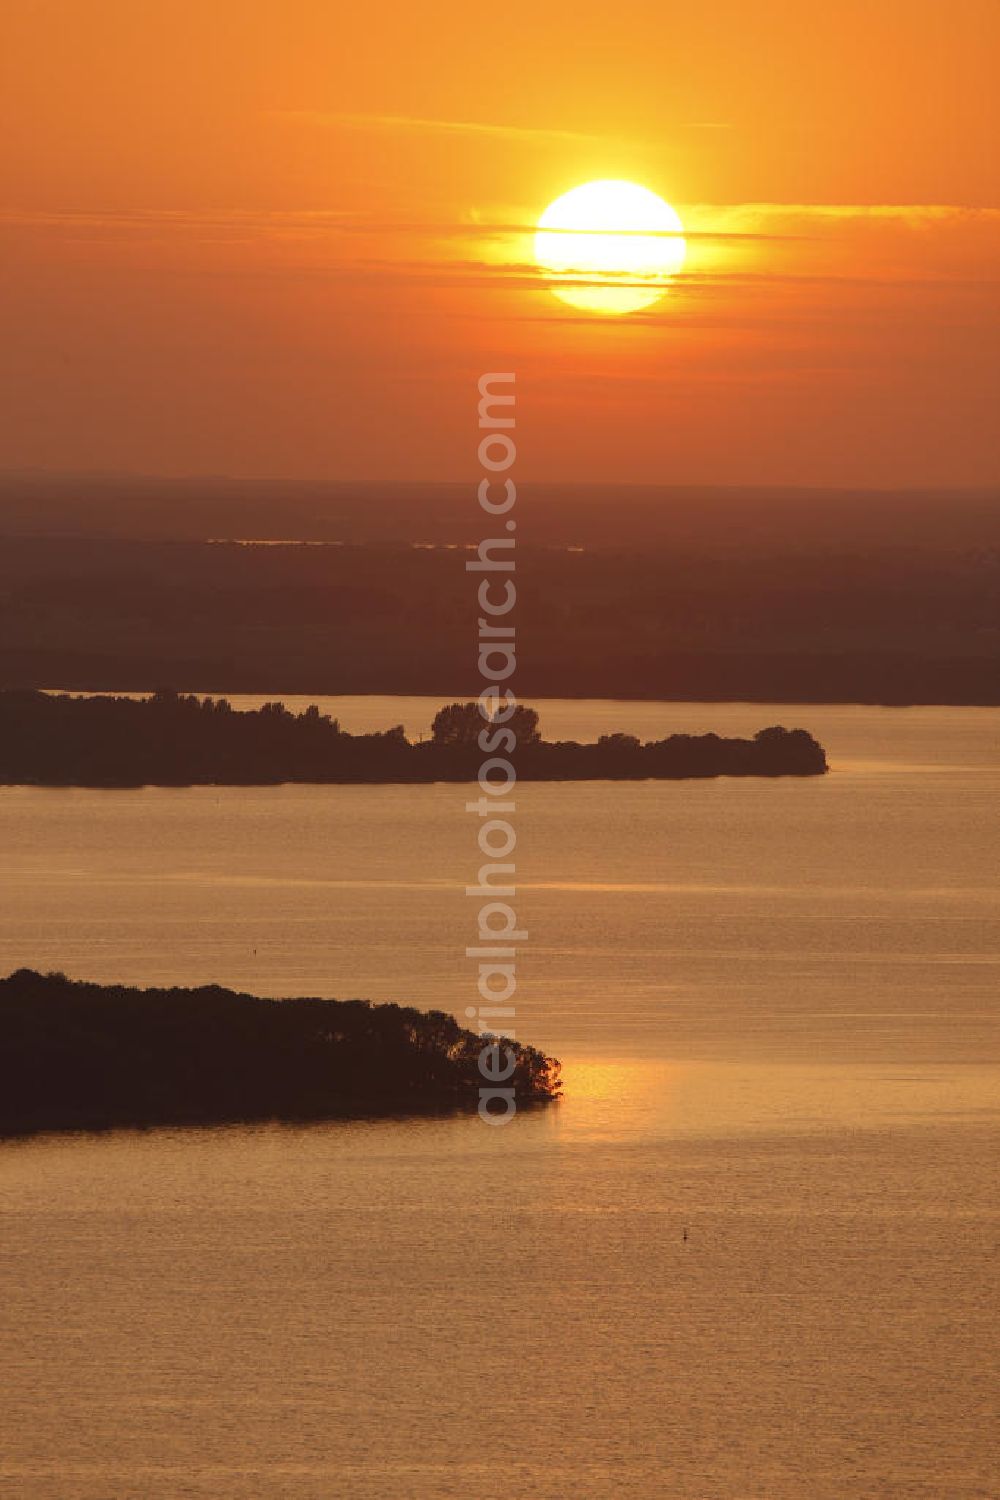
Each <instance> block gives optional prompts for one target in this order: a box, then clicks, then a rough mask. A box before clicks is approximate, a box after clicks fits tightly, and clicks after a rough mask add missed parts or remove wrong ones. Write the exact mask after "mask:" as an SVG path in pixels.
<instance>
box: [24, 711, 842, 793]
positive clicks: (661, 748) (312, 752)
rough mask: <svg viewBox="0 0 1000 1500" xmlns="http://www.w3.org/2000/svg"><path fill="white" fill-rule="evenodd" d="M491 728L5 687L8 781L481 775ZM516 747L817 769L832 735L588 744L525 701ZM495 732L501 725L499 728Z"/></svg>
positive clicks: (693, 769)
mask: <svg viewBox="0 0 1000 1500" xmlns="http://www.w3.org/2000/svg"><path fill="white" fill-rule="evenodd" d="M487 728H489V726H487V724H486V722H485V720H484V719H483V717H482V715H481V713H480V711H479V706H478V704H476V703H474V702H473V703H456V704H450V705H447V706H446V707H445V708H443V709H442V710H441V712H440V713H439V714H438V715H437V718H436V719H435V722H434V728H433V733H432V736H431V738H430V739H428V740H423V741H417V742H414V741H412V740H408V739H407V737H406V735H405V733H404V730H403V727H402V726H401V725H397V726H396V727H395V728H392V729H388V730H385V731H381V732H378V733H373V734H360V735H353V734H347V733H346V732H345V731H344V730H343V729H342V728H341V727H340V725H339V724H338V723H337V721H336V720H335V719H332V718H331V717H330V716H329V715H326V714H323V713H321V712H320V710H319V709H318V708H317V707H315V706H313V707H310V708H307V709H306V710H305V711H304V712H303V713H299V714H294V713H290V712H289V711H288V709H286V708H285V707H284V706H283V705H282V704H281V703H278V702H274V703H266V704H264V705H263V706H262V707H261V708H259V709H254V710H244V711H238V710H236V709H234V708H233V707H232V705H231V704H230V703H229V702H228V701H227V700H226V699H225V698H198V697H195V696H193V695H183V694H176V693H155V694H153V695H152V696H150V697H147V698H123V697H101V696H95V697H75V696H72V695H69V694H48V693H42V692H36V691H32V690H24V691H16V690H15V691H9V692H2V693H0V784H3V785H8V786H10V785H25V784H27V785H40V786H94V787H130V786H147V785H153V786H195V785H230V786H252V785H268V784H272V785H273V784H278V783H281V782H312V783H328V782H341V783H351V782H434V781H473V780H475V779H476V777H477V775H478V773H479V768H480V765H481V764H482V762H483V758H484V754H495V753H496V751H495V750H493V749H492V748H490V749H488V750H487V749H486V748H485V746H484V743H483V742H482V741H481V738H480V737H481V736H482V735H483V733H484V732H485V731H486V730H487ZM510 728H511V729H512V730H513V732H514V734H515V735H516V739H517V743H516V748H514V749H513V750H512V751H511V750H510V747H509V745H506V744H505V745H504V753H508V752H509V753H510V755H511V759H512V761H513V763H514V764H515V766H516V771H517V775H518V777H520V778H522V779H524V780H531V781H586V780H605V779H607V780H643V779H657V778H660V779H679V778H685V777H708V776H817V775H822V773H823V772H824V771H825V770H826V769H827V763H826V755H825V753H824V751H823V748H822V746H821V745H820V744H818V743H817V741H816V740H815V739H814V738H813V737H812V735H811V734H809V733H808V732H807V731H806V730H804V729H785V728H783V727H781V726H778V725H775V726H772V727H770V728H765V729H761V730H760V731H759V732H758V733H757V734H755V735H754V737H753V738H752V739H743V738H728V739H726V738H722V737H721V736H719V735H716V734H702V735H689V734H672V735H670V736H668V737H667V738H666V739H662V740H653V741H648V742H646V743H642V742H640V741H639V740H638V739H637V738H636V737H635V736H633V735H628V734H611V735H602V736H601V738H600V739H598V740H597V741H596V742H595V743H593V744H578V743H576V742H575V741H548V740H544V739H542V738H541V735H540V733H539V730H538V715H537V714H536V713H535V712H534V710H533V709H530V708H526V707H523V706H521V707H518V709H517V711H516V715H515V717H514V718H513V719H512V720H511V721H510ZM491 732H492V733H493V734H495V733H496V732H497V731H496V730H495V729H494V730H492V731H491Z"/></svg>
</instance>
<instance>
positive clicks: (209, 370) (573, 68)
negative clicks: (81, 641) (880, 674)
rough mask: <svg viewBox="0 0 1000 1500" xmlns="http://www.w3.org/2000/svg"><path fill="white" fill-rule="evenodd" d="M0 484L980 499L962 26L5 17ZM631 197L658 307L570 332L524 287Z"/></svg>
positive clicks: (360, 15) (701, 14) (820, 9)
mask: <svg viewBox="0 0 1000 1500" xmlns="http://www.w3.org/2000/svg"><path fill="white" fill-rule="evenodd" d="M2 33H3V35H2V38H0V56H2V58H3V61H2V64H0V70H2V77H0V85H2V87H0V95H2V102H0V163H2V165H0V244H2V246H3V251H2V253H3V278H2V283H0V285H2V293H0V299H2V301H0V306H2V317H3V327H4V333H3V341H2V343H3V353H2V356H0V357H2V371H3V379H2V386H3V389H2V410H0V467H3V468H7V469H11V468H20V467H26V466H35V467H44V468H53V469H63V470H134V471H141V472H146V473H164V474H197V473H210V472H211V473H227V474H232V475H238V476H242V475H253V476H283V475H287V476H317V477H330V478H354V477H363V478H368V479H378V478H383V477H384V478H414V479H438V478H440V479H462V478H463V477H466V476H468V475H470V474H472V473H474V472H475V443H476V438H477V433H476V428H475V414H474V388H475V380H476V377H477V375H478V374H479V373H480V371H482V370H484V369H503V370H513V371H515V372H516V373H517V375H518V379H519V390H520V406H519V418H518V420H519V438H520V449H521V472H522V474H523V476H524V477H537V478H546V479H571V480H572V479H581V478H591V479H609V480H610V479H614V480H617V481H625V480H636V481H643V482H658V483H664V484H670V483H683V484H690V483H701V482H704V483H727V484H759V483H785V484H838V485H839V484H877V485H904V484H906V485H909V484H916V485H939V484H949V483H958V484H983V483H988V482H990V481H991V480H993V479H994V478H995V476H996V459H997V447H996V439H995V437H994V435H993V432H992V430H991V429H992V425H993V424H992V408H993V405H994V402H995V381H996V355H997V348H998V335H997V327H996V308H997V281H996V275H997V271H996V267H997V249H998V246H1000V207H998V204H1000V196H998V192H997V151H996V141H997V121H996V97H997V89H996V57H997V51H998V43H1000V7H998V6H997V4H996V3H995V0H951V3H949V4H947V5H941V4H939V3H936V0H935V3H932V0H865V3H860V0H842V3H840V4H838V5H836V6H820V5H813V4H805V3H803V0H760V3H758V4H755V5H753V6H750V5H748V4H747V0H715V3H713V4H711V5H694V4H686V5H681V4H672V3H663V0H656V3H652V0H642V3H638V4H633V5H631V6H628V7H620V8H616V7H609V6H607V5H606V4H601V5H597V4H594V3H590V0H583V3H577V4H573V5H569V4H562V3H558V4H556V3H550V4H544V3H543V4H541V5H540V4H538V3H537V0H533V3H527V0H506V3H504V4H503V5H497V6H487V5H480V6H476V5H470V4H468V3H467V0H463V3H457V0H439V3H437V4H435V5H433V6H430V7H426V6H414V5H413V4H412V3H405V4H404V3H402V0H388V3H386V0H383V3H380V4H376V5H370V6H342V5H340V4H336V3H331V0H207V3H206V0H198V3H196V0H143V3H142V4H138V3H136V0H86V3H84V0H7V3H6V4H5V5H4V7H3V21H2ZM602 177H614V178H627V179H630V180H633V181H635V182H637V183H640V184H643V185H645V186H648V187H649V188H651V189H653V190H654V191H655V192H657V193H659V194H660V195H661V196H662V197H663V198H665V199H667V200H668V201H669V203H671V204H672V205H673V206H674V207H675V208H676V209H677V211H678V212H679V214H680V216H681V219H682V220H683V223H684V226H685V229H686V230H687V231H688V233H689V235H690V239H689V241H688V256H687V262H686V266H685V269H684V271H683V273H682V275H681V276H680V277H679V278H678V279H677V281H676V282H675V283H674V284H673V286H672V288H671V289H670V291H669V292H668V294H667V295H666V296H665V297H663V298H662V300H660V301H659V302H657V303H656V304H655V305H654V306H652V307H650V308H648V309H646V310H645V311H643V312H640V313H637V314H635V315H632V316H628V317H621V318H602V317H599V316H595V315H593V314H589V313H581V312H579V311H575V310H573V309H572V308H570V307H567V306H566V305H565V304H563V303H561V302H559V301H558V300H557V299H556V298H555V297H554V296H553V295H552V293H551V291H550V290H549V289H548V287H547V285H546V283H545V281H544V279H543V278H542V277H541V276H540V275H539V272H538V270H537V268H536V267H535V265H534V263H533V260H532V240H533V230H534V226H535V224H536V222H537V219H538V217H539V215H540V213H541V212H542V210H543V209H544V208H545V206H546V205H547V204H548V203H549V202H550V201H551V200H552V199H553V198H555V197H557V196H559V195H560V194H561V193H563V192H565V191H566V190H567V189H569V188H571V187H573V186H575V185H576V184H578V183H583V182H586V181H588V180H590V179H593V178H602Z"/></svg>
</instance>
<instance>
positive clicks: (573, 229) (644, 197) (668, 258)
mask: <svg viewBox="0 0 1000 1500" xmlns="http://www.w3.org/2000/svg"><path fill="white" fill-rule="evenodd" d="M686 253H687V246H686V244H685V241H684V225H683V224H682V223H681V221H680V219H679V217H678V215H677V214H676V213H675V211H674V210H673V209H672V208H671V207H670V204H669V203H665V202H664V201H663V199H662V198H660V197H659V196H658V195H657V194H656V193H653V192H650V190H649V188H644V187H640V186H639V185H638V183H635V182H620V181H617V180H613V179H609V180H605V181H601V182H585V183H583V185H582V186H581V187H575V188H571V189H570V191H569V192H568V193H563V195H562V197H561V198H557V199H556V200H555V202H554V203H550V204H549V206H548V208H547V209H546V210H545V212H544V213H543V214H542V217H541V218H540V219H539V221H538V232H537V234H536V235H535V259H536V261H537V262H538V264H539V266H540V267H541V269H542V270H543V271H544V272H545V273H546V275H548V276H550V277H552V282H553V284H552V291H553V292H554V293H555V294H556V296H557V297H559V298H560V299H561V300H562V301H563V302H568V303H569V305H570V306H571V307H580V308H584V309H585V310H586V311H587V312H596V313H630V312H637V311H638V310H639V309H640V308H642V307H649V306H650V305H651V304H652V303H653V302H656V301H657V300H658V299H659V298H660V297H662V296H663V293H664V292H665V291H666V289H667V286H668V284H669V282H670V278H671V277H672V276H675V275H676V274H677V272H678V271H679V270H680V269H681V267H682V266H683V264H684V257H685V255H686Z"/></svg>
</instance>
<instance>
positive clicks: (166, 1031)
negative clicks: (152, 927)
mask: <svg viewBox="0 0 1000 1500" xmlns="http://www.w3.org/2000/svg"><path fill="white" fill-rule="evenodd" d="M486 1045H491V1043H490V1042H489V1041H488V1039H486V1038H484V1037H482V1036H479V1035H477V1034H476V1033H474V1032H471V1031H466V1030H465V1029H463V1027H461V1026H460V1025H459V1024H458V1022H457V1021H456V1020H455V1019H454V1017H452V1016H449V1015H446V1014H445V1013H444V1012H443V1011H438V1010H432V1011H419V1010H414V1009H411V1008H410V1007H409V1006H401V1005H372V1004H371V1003H370V1002H369V1001H367V1000H320V999H299V1000H265V999H261V998H259V997H258V996H256V995H244V994H237V993H235V992H234V991H232V990H226V989H221V988H220V987H219V986H218V985H208V986H205V987H203V988H200V989H147V990H140V989H134V988H127V987H125V986H123V985H100V984H84V983H75V982H73V981H71V980H69V979H67V978H66V977H65V975H63V974H37V973H35V972H34V971H33V970H31V969H20V970H18V971H17V972H16V973H14V974H11V975H9V976H8V977H7V978H6V979H0V1059H2V1061H0V1073H2V1075H3V1076H2V1083H3V1086H2V1088H0V1136H3V1135H8V1136H10V1135H23V1134H29V1133H31V1132H35V1131H43V1130H101V1129H108V1128H110V1127H112V1126H126V1125H133V1126H139V1125H141V1126H153V1125H209V1124H223V1123H227V1122H236V1121H246V1120H288V1121H294V1120H303V1121H304V1120H321V1119H357V1118H366V1117H367V1118H375V1117H382V1116H388V1115H405V1114H427V1113H447V1112H451V1111H455V1110H461V1111H474V1110H476V1109H477V1108H478V1107H479V1105H480V1090H481V1088H482V1084H483V1073H482V1072H481V1071H480V1056H481V1054H482V1051H483V1048H484V1046H486ZM498 1045H499V1048H500V1054H501V1058H502V1061H503V1065H504V1068H505V1069H506V1068H509V1066H510V1064H511V1061H513V1063H514V1067H513V1072H512V1073H511V1074H510V1075H509V1077H507V1078H506V1087H507V1088H512V1089H513V1090H514V1097H515V1099H516V1102H517V1105H518V1107H521V1106H523V1105H531V1104H545V1103H548V1102H550V1101H552V1100H553V1099H556V1098H558V1096H559V1093H560V1084H559V1064H558V1062H556V1060H555V1059H554V1058H551V1057H547V1056H545V1055H544V1053H541V1052H539V1051H537V1050H536V1049H535V1048H534V1047H528V1046H525V1045H524V1044H523V1043H521V1042H515V1041H512V1040H510V1039H509V1038H502V1039H501V1040H500V1042H499V1043H498Z"/></svg>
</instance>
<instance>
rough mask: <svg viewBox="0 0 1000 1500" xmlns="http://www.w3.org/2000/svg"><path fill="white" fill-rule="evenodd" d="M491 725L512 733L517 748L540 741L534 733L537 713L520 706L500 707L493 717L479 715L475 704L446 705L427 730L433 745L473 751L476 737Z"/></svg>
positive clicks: (481, 712)
mask: <svg viewBox="0 0 1000 1500" xmlns="http://www.w3.org/2000/svg"><path fill="white" fill-rule="evenodd" d="M491 724H497V725H499V724H503V725H505V726H506V728H508V729H510V730H512V731H513V732H514V735H515V736H516V738H517V743H518V745H536V744H537V743H538V741H539V739H540V738H541V735H540V733H539V730H538V713H537V711H536V710H535V709H533V708H528V707H527V706H526V705H525V704H523V703H517V704H514V705H512V706H511V707H506V706H504V705H501V707H500V709H499V711H498V712H496V713H492V714H490V715H489V716H487V715H486V714H484V713H483V711H482V709H481V708H480V706H479V704H478V702H474V703H449V704H447V705H446V706H445V707H444V708H441V709H438V711H437V713H436V714H435V715H434V723H433V724H432V726H431V736H432V739H433V741H434V744H435V745H464V746H466V747H468V748H474V747H477V746H478V744H479V736H480V734H481V733H482V732H483V730H485V729H489V727H490V725H491Z"/></svg>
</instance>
